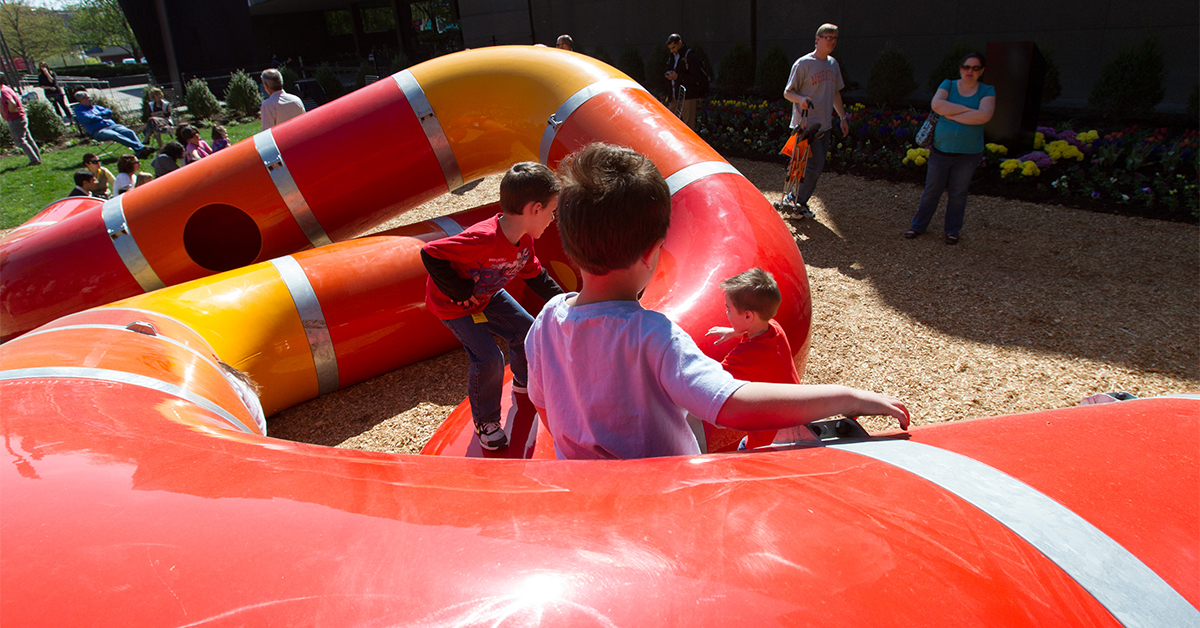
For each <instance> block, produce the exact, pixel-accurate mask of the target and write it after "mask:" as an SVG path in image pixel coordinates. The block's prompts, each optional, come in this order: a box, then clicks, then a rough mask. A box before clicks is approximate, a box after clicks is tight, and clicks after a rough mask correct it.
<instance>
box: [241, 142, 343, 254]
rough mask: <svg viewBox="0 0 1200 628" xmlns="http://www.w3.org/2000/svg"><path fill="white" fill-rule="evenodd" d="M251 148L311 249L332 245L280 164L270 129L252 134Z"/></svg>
mask: <svg viewBox="0 0 1200 628" xmlns="http://www.w3.org/2000/svg"><path fill="white" fill-rule="evenodd" d="M254 148H255V149H256V150H257V151H258V157H259V159H262V162H263V166H264V167H266V169H267V174H269V175H271V181H272V182H273V183H274V184H275V189H276V190H278V191H279V196H280V197H281V198H283V204H284V205H286V206H287V208H288V211H289V212H291V214H292V218H293V219H295V221H296V224H297V225H299V226H300V230H301V231H303V232H304V237H306V238H308V241H309V243H311V244H312V245H313V246H314V247H318V246H325V245H327V244H333V240H332V239H331V238H330V237H329V234H327V233H325V228H324V227H322V226H321V222H320V221H319V220H317V217H316V216H315V215H314V214H313V211H312V208H311V207H309V206H308V201H306V200H304V195H303V194H301V193H300V186H298V185H296V180H295V179H294V178H292V173H291V172H289V171H288V167H287V164H285V163H283V155H282V154H280V152H279V146H277V145H276V144H275V136H274V135H273V134H272V133H271V129H267V130H266V131H263V132H261V133H257V134H255V136H254Z"/></svg>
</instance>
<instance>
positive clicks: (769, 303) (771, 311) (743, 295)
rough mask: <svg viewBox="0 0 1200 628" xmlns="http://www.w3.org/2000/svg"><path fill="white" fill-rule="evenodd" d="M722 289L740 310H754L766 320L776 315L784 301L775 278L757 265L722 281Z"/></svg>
mask: <svg viewBox="0 0 1200 628" xmlns="http://www.w3.org/2000/svg"><path fill="white" fill-rule="evenodd" d="M721 289H722V290H724V291H725V294H727V295H729V300H730V302H732V303H733V306H734V307H736V308H737V309H738V310H739V311H741V312H754V313H755V314H758V315H759V316H760V317H761V318H762V319H763V320H764V321H768V320H771V319H772V318H774V317H775V313H776V312H778V311H779V304H780V302H782V301H783V295H781V294H780V293H779V285H778V284H776V283H775V278H774V277H772V276H771V273H769V272H767V271H765V270H763V269H761V268H758V267H757V266H756V267H754V268H751V269H750V270H748V271H746V272H744V273H739V274H736V275H734V276H732V277H730V278H729V279H726V280H725V281H722V282H721Z"/></svg>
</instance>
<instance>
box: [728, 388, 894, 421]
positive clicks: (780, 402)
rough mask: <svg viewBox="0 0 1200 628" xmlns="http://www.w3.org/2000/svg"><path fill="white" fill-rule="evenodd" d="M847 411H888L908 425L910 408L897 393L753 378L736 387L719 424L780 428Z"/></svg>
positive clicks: (864, 413)
mask: <svg viewBox="0 0 1200 628" xmlns="http://www.w3.org/2000/svg"><path fill="white" fill-rule="evenodd" d="M839 414H844V415H846V416H870V415H887V416H892V417H895V418H896V419H897V420H898V421H900V429H904V430H907V429H908V422H909V421H908V408H905V407H904V403H903V402H901V401H900V400H899V399H897V398H895V397H889V396H887V395H881V394H878V393H873V392H870V391H866V390H859V389H857V388H850V387H849V386H838V385H832V384H821V385H806V384H765V383H761V382H750V383H748V384H746V385H744V386H742V387H741V388H739V389H737V391H735V392H734V393H733V394H732V395H730V397H729V399H727V400H726V401H725V405H723V406H721V411H720V412H719V413H718V414H717V420H716V421H715V422H716V424H717V425H718V426H720V427H727V428H733V429H736V430H741V431H743V432H756V431H763V430H778V429H784V428H788V427H793V426H796V425H803V424H805V423H811V422H812V421H819V420H821V419H825V418H829V417H831V416H837V415H839Z"/></svg>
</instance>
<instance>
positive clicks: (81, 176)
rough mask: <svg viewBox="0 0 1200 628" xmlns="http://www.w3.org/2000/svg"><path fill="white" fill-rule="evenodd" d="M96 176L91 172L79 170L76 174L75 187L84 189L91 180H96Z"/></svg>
mask: <svg viewBox="0 0 1200 628" xmlns="http://www.w3.org/2000/svg"><path fill="white" fill-rule="evenodd" d="M95 178H96V175H94V174H92V171H91V170H78V171H76V172H75V185H77V186H79V187H83V184H84V183H87V182H88V180H89V179H95Z"/></svg>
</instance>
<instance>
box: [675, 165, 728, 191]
mask: <svg viewBox="0 0 1200 628" xmlns="http://www.w3.org/2000/svg"><path fill="white" fill-rule="evenodd" d="M714 174H736V175H738V176H739V177H740V176H743V175H742V173H741V172H738V169H737V168H734V167H733V166H732V165H730V164H729V163H728V162H725V161H702V162H700V163H698V164H692V165H690V166H688V167H686V168H682V169H680V170H679V171H678V172H676V173H675V174H673V175H671V176H669V177H667V187H669V188H670V189H671V196H675V193H676V192H678V191H679V190H682V189H683V188H685V187H687V186H689V185H691V184H693V183H695V182H697V181H699V180H700V179H703V178H705V177H711V176H712V175H714Z"/></svg>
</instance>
